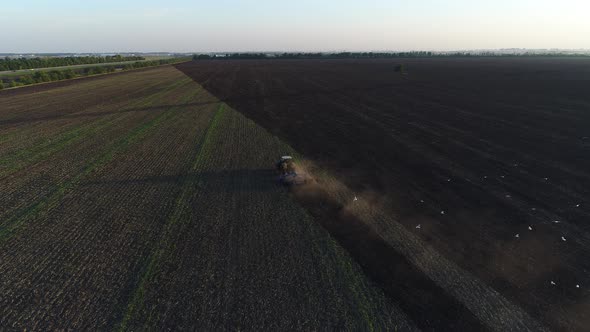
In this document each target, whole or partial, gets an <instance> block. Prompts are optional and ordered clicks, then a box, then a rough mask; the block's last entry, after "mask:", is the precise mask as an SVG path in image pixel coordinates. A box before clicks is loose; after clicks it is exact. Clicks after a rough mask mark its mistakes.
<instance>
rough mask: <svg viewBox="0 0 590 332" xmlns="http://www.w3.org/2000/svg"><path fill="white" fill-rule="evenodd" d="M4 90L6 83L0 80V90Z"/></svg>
mask: <svg viewBox="0 0 590 332" xmlns="http://www.w3.org/2000/svg"><path fill="white" fill-rule="evenodd" d="M2 89H4V81H2V80H0V90H2Z"/></svg>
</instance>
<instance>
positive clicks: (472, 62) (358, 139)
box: [177, 58, 590, 330]
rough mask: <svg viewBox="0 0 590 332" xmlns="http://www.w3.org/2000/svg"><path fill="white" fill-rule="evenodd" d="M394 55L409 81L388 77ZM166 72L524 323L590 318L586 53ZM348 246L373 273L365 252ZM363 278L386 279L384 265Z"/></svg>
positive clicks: (576, 323) (213, 66) (567, 324)
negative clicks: (244, 121) (185, 79)
mask: <svg viewBox="0 0 590 332" xmlns="http://www.w3.org/2000/svg"><path fill="white" fill-rule="evenodd" d="M398 63H404V64H405V65H406V68H407V74H406V75H402V74H400V73H397V72H395V70H394V68H395V65H397V64H398ZM177 68H178V69H180V70H182V71H183V72H185V73H186V74H187V75H189V76H191V77H192V78H193V79H195V80H196V81H197V82H200V83H203V82H206V84H205V88H206V89H208V90H209V91H210V92H212V93H213V94H215V95H216V96H217V97H218V98H220V99H222V100H224V101H226V102H227V103H228V104H230V105H231V106H232V107H234V108H235V109H237V110H238V111H240V112H242V113H244V114H245V115H246V116H248V117H249V118H251V119H253V120H255V121H256V122H258V123H259V124H261V125H262V126H264V127H266V128H267V129H269V130H270V131H271V132H272V133H273V134H275V135H277V136H279V137H280V138H282V139H284V140H286V141H287V142H288V143H289V144H291V146H293V147H294V148H295V149H297V150H299V151H300V152H302V153H303V154H305V155H306V156H307V157H310V158H312V159H314V160H315V161H316V162H318V163H319V164H320V165H321V166H322V167H325V168H327V169H329V170H330V171H332V172H333V173H334V174H335V175H337V177H338V178H339V179H340V180H342V181H343V182H345V183H346V184H347V185H349V186H350V187H351V188H353V189H354V190H355V191H357V192H358V193H359V196H360V197H361V199H362V197H363V196H372V197H374V196H375V195H377V196H379V197H382V198H383V200H382V201H383V202H382V203H383V204H382V205H383V206H385V207H386V208H387V209H389V211H390V213H391V215H392V216H395V217H396V218H397V219H398V220H400V221H401V222H402V223H403V224H404V225H405V226H406V227H407V228H408V230H411V231H412V232H415V233H417V234H418V235H420V236H421V237H422V239H424V240H425V241H427V242H428V243H430V244H431V245H432V246H433V247H435V248H436V249H437V250H438V251H439V252H440V253H442V254H443V255H445V256H446V257H447V258H449V259H451V260H452V261H454V262H456V263H457V264H459V265H460V266H462V267H463V268H464V269H465V270H467V271H469V272H470V273H472V274H473V275H475V276H476V277H478V278H480V279H481V280H483V281H484V282H486V283H487V284H489V285H491V286H493V287H494V288H495V289H496V290H497V291H499V292H500V293H501V294H502V295H504V296H505V297H506V298H508V299H509V300H511V301H512V302H514V303H515V304H517V305H520V306H521V307H522V308H523V309H525V310H526V311H528V312H529V313H530V314H531V315H532V316H533V317H534V318H536V319H538V320H539V321H541V322H543V323H544V324H547V325H548V326H549V327H552V328H554V329H559V330H583V329H584V328H585V327H587V326H589V325H590V319H589V318H588V315H587V312H590V292H589V291H588V290H589V288H588V286H589V285H590V277H589V275H590V273H589V270H590V242H589V239H590V224H589V223H588V220H589V218H590V202H589V201H588V198H590V189H589V188H590V158H589V157H588V155H589V154H588V153H589V152H590V112H589V109H590V88H589V87H590V60H588V59H571V58H568V59H559V58H552V59H543V58H522V59H518V58H506V59H499V58H490V59H485V58H477V59H398V60H322V61H321V60H305V61H288V60H277V61H270V60H267V61H200V62H192V63H185V64H181V65H177ZM213 73H215V76H214V77H213ZM310 209H312V208H311V207H310ZM556 221H559V222H556ZM417 225H420V228H416V226H417ZM324 226H325V227H326V228H327V229H328V230H330V227H329V225H327V224H325V225H324ZM351 227H352V226H351ZM331 231H332V232H333V234H334V235H335V237H336V238H338V234H336V233H335V232H336V230H334V229H332V230H331ZM368 232H369V231H368ZM344 242H345V241H344ZM341 243H342V240H341ZM344 245H345V246H346V243H344ZM351 248H352V247H349V248H348V249H349V251H351V253H352V255H353V256H355V257H356V258H357V260H359V261H360V263H361V265H362V266H364V267H365V269H366V270H367V271H371V269H370V268H369V269H367V268H366V267H367V264H369V265H370V264H371V263H367V262H365V263H363V262H362V260H367V259H368V258H367V256H366V255H364V256H363V254H362V253H355V251H354V250H356V249H354V248H352V249H351ZM374 249H375V247H370V246H369V247H368V248H366V250H374ZM384 250H386V249H384ZM392 255H393V254H392ZM373 270H375V269H373ZM384 271H388V270H387V268H384ZM390 274H393V272H391V273H390ZM373 277H374V278H375V279H377V280H378V282H380V283H381V284H382V285H383V284H387V280H385V281H384V279H387V276H385V275H383V273H382V274H380V275H373ZM389 278H390V279H391V280H390V282H392V280H395V276H394V275H389ZM402 284H403V282H402V281H400V285H402ZM398 286H399V285H398ZM392 289H395V287H394V288H392ZM405 304H406V308H407V307H408V305H412V304H409V303H408V302H407V301H406V303H405ZM422 305H424V306H427V305H431V306H442V305H437V303H436V302H434V303H424V302H423V303H422ZM402 307H403V305H402ZM432 309H434V308H432ZM439 309H440V310H447V309H449V308H444V307H441V308H439ZM451 316H452V315H451ZM451 316H449V317H451Z"/></svg>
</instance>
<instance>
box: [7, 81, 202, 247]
mask: <svg viewBox="0 0 590 332" xmlns="http://www.w3.org/2000/svg"><path fill="white" fill-rule="evenodd" d="M197 92H200V90H198V91H197ZM194 93H195V92H193V93H192V94H191V95H189V96H188V97H186V98H185V100H184V101H188V100H191V99H192V98H193V97H194ZM150 99H153V96H151V97H150ZM176 110H177V108H170V109H168V110H167V111H165V112H163V113H161V114H160V115H158V116H157V117H156V118H154V119H151V120H149V121H147V122H144V123H141V124H139V125H137V126H136V127H135V128H133V129H132V130H131V131H130V132H129V133H128V134H127V135H126V136H124V137H122V138H120V139H119V140H118V141H116V142H115V143H114V144H113V145H112V146H111V147H110V148H109V149H108V150H107V151H105V152H104V153H103V154H101V155H99V156H98V157H97V158H95V159H94V160H93V161H92V162H91V163H89V164H88V165H87V166H86V167H85V168H84V170H83V171H82V172H81V173H79V174H77V175H76V176H74V177H73V178H71V179H69V180H68V181H66V182H64V183H62V184H60V185H58V186H57V187H56V188H55V189H54V191H53V192H52V193H51V194H50V195H48V196H46V197H42V198H41V199H40V200H38V201H35V202H33V203H32V204H30V205H28V206H27V207H25V208H23V209H21V210H20V211H18V212H17V213H15V214H13V215H12V217H10V218H8V220H6V221H5V222H4V223H3V224H2V225H1V226H0V242H2V241H4V240H5V239H6V238H7V237H8V236H9V235H10V234H11V233H12V232H13V231H14V230H15V229H17V228H18V227H19V226H20V225H22V224H23V223H24V222H26V221H27V220H29V219H30V218H32V217H34V216H35V215H37V214H39V213H41V212H43V211H47V210H50V209H51V208H52V207H54V206H56V205H57V204H59V202H60V201H61V200H62V199H63V197H64V196H65V195H66V194H67V193H68V192H69V191H71V190H72V189H73V188H75V187H76V186H77V185H78V184H79V183H80V181H81V180H82V179H84V178H85V177H87V176H88V175H90V174H91V173H93V172H95V171H96V170H98V169H99V168H101V167H102V166H104V165H105V164H107V163H108V162H109V161H111V160H112V159H113V158H114V156H115V155H116V154H119V153H122V152H124V151H125V150H127V149H128V148H129V147H130V146H131V145H133V144H135V143H138V142H139V141H141V139H142V138H143V137H144V136H145V135H146V134H147V133H148V132H149V131H150V130H152V129H154V128H155V127H157V126H158V125H159V124H160V123H162V122H164V121H167V120H169V119H171V118H173V117H174V116H176V115H177V114H178V113H177V112H176Z"/></svg>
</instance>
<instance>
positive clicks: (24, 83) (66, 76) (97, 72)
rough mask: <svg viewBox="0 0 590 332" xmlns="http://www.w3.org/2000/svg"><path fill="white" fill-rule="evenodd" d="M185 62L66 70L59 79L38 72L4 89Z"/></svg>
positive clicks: (182, 59) (146, 63) (20, 78)
mask: <svg viewBox="0 0 590 332" xmlns="http://www.w3.org/2000/svg"><path fill="white" fill-rule="evenodd" d="M187 61H190V60H189V59H187V58H179V59H175V61H167V62H164V63H161V60H160V61H148V62H135V63H133V64H126V65H124V66H122V67H121V68H118V67H117V68H113V69H112V70H106V69H105V68H107V67H109V66H98V67H92V68H85V69H93V70H88V71H85V72H84V73H82V74H76V73H72V74H70V73H69V71H71V70H68V72H67V73H66V74H62V76H61V78H60V77H59V76H58V75H55V77H51V76H50V75H45V76H44V75H43V74H46V73H45V72H40V73H41V77H39V78H37V77H29V76H30V75H26V76H25V79H23V78H22V77H17V78H16V79H18V81H17V80H16V79H13V80H12V81H11V82H10V86H9V87H8V88H5V90H11V89H18V88H22V87H27V86H34V85H41V84H48V83H54V82H58V81H71V80H76V79H83V78H87V77H93V76H101V75H109V74H117V73H121V72H127V71H132V70H139V69H145V68H148V67H149V68H155V67H162V66H168V65H175V64H179V63H183V62H187ZM116 69H120V70H119V71H117V70H116ZM21 81H22V82H21ZM0 90H2V89H0Z"/></svg>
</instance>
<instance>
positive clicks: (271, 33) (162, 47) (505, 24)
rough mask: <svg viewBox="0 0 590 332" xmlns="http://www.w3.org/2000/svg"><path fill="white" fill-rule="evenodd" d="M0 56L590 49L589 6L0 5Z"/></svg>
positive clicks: (370, 0) (520, 1) (463, 2)
mask: <svg viewBox="0 0 590 332" xmlns="http://www.w3.org/2000/svg"><path fill="white" fill-rule="evenodd" d="M1 2H2V3H1V4H0V22H2V24H1V25H2V28H1V29H0V53H6V52H106V51H112V52H124V51H177V52H193V51H263V50H264V51H274V50H276V51H293V50H300V51H318V50H321V51H336V50H350V51H359V50H374V51H377V50H461V49H490V48H511V47H519V48H587V49H590V16H589V14H590V0H559V1H558V0H551V1H549V0H489V1H484V0H389V1H385V0H358V1H352V0H294V1H282V0H207V1H197V0H167V1H153V0H129V1H122V0H100V1H99V0H46V1H42V0H32V1H31V0H29V1H20V0H14V1H9V0H1Z"/></svg>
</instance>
